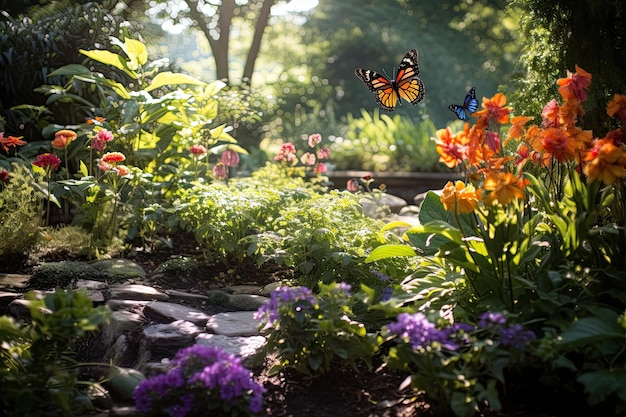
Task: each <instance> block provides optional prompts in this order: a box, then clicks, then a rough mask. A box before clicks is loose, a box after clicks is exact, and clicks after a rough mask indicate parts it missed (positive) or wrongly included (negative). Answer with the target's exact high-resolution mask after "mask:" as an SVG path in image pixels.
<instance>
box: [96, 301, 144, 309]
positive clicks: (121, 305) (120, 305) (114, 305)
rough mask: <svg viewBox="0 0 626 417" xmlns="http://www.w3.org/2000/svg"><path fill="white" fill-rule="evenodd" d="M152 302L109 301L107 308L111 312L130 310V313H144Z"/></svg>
mask: <svg viewBox="0 0 626 417" xmlns="http://www.w3.org/2000/svg"><path fill="white" fill-rule="evenodd" d="M149 302H150V301H142V300H109V301H107V304H106V305H107V307H109V308H110V309H111V310H113V311H116V310H128V311H143V308H144V307H145V305H146V304H148V303H149Z"/></svg>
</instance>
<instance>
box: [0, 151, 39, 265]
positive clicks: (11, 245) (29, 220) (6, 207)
mask: <svg viewBox="0 0 626 417" xmlns="http://www.w3.org/2000/svg"><path fill="white" fill-rule="evenodd" d="M0 170H1V171H3V172H5V173H6V176H7V178H6V180H7V182H6V183H5V182H4V180H0V217H1V218H2V221H1V222H0V256H2V257H3V259H6V260H9V259H14V258H17V259H25V254H26V253H27V252H28V251H29V250H31V249H32V248H33V247H34V246H35V244H36V243H37V240H38V238H39V226H40V224H41V208H42V206H41V203H40V201H41V200H40V196H39V195H38V194H37V191H36V189H35V188H34V186H33V182H34V181H35V178H34V177H33V175H32V174H31V173H30V171H29V170H28V169H27V168H25V167H24V166H23V165H19V164H16V163H14V164H13V165H12V170H11V171H10V173H9V172H8V171H4V170H2V169H1V168H0Z"/></svg>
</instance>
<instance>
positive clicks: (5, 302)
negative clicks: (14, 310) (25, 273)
mask: <svg viewBox="0 0 626 417" xmlns="http://www.w3.org/2000/svg"><path fill="white" fill-rule="evenodd" d="M21 296H22V295H21V294H19V293H16V292H12V291H0V314H5V313H6V312H7V309H8V307H9V304H11V303H12V302H13V301H14V300H17V299H18V298H20V297H21Z"/></svg>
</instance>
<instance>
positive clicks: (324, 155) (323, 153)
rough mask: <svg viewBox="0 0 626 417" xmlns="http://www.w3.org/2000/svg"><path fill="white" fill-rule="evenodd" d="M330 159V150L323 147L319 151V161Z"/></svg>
mask: <svg viewBox="0 0 626 417" xmlns="http://www.w3.org/2000/svg"><path fill="white" fill-rule="evenodd" d="M328 158H330V149H328V148H327V147H326V146H323V147H322V148H320V149H318V151H317V159H328Z"/></svg>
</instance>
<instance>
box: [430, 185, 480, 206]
mask: <svg viewBox="0 0 626 417" xmlns="http://www.w3.org/2000/svg"><path fill="white" fill-rule="evenodd" d="M439 198H440V200H441V203H442V204H443V206H444V207H445V209H446V210H448V211H450V212H452V213H471V212H473V211H474V210H476V208H477V207H478V203H479V202H480V201H481V199H482V195H481V191H480V189H479V190H476V189H475V188H474V186H473V185H472V184H467V185H466V184H465V183H464V182H463V181H456V182H455V183H454V184H453V183H452V181H448V183H447V184H446V185H445V187H443V190H442V191H441V196H440V197H439Z"/></svg>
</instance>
